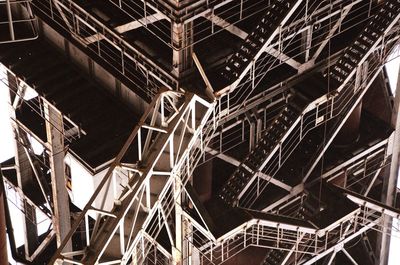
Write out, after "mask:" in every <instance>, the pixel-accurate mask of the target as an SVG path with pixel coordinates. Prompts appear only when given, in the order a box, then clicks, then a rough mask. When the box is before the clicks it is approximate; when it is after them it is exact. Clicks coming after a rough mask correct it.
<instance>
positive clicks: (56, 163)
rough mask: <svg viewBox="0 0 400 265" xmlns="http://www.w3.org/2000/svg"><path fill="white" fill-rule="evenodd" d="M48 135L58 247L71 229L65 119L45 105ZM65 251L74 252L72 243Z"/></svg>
mask: <svg viewBox="0 0 400 265" xmlns="http://www.w3.org/2000/svg"><path fill="white" fill-rule="evenodd" d="M44 108H45V117H46V135H47V141H48V142H49V146H50V168H51V185H52V194H53V207H54V216H53V227H54V231H55V232H56V239H57V246H60V244H61V242H62V241H63V239H64V238H65V236H66V235H67V234H68V232H69V230H70V229H71V214H70V211H69V198H68V192H67V189H66V185H65V176H64V174H65V169H64V153H65V149H64V136H63V128H64V127H63V118H62V115H61V113H60V112H59V111H57V110H56V109H55V108H54V107H53V106H51V105H49V104H45V106H44ZM64 251H66V252H69V251H72V245H71V242H68V244H67V245H66V246H65V248H64Z"/></svg>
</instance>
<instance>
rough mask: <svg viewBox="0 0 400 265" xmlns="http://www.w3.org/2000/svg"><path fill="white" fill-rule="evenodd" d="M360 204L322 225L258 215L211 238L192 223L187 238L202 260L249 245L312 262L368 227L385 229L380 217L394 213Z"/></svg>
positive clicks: (223, 256)
mask: <svg viewBox="0 0 400 265" xmlns="http://www.w3.org/2000/svg"><path fill="white" fill-rule="evenodd" d="M359 206H360V207H359V208H357V209H356V210H354V211H352V212H351V213H349V214H347V215H345V216H344V217H342V218H340V219H338V220H334V221H332V223H331V224H330V225H328V226H327V227H324V228H304V227H301V226H295V227H291V226H290V225H287V224H285V223H274V222H269V221H266V220H259V219H257V220H251V221H249V222H247V223H245V224H243V225H241V226H239V227H237V228H236V229H233V230H231V231H230V232H228V233H227V234H225V235H223V236H221V237H219V238H217V239H214V240H213V239H212V238H210V237H209V236H207V235H205V234H204V231H202V230H201V229H196V227H191V228H190V229H188V230H187V231H186V240H187V242H188V243H189V244H191V245H192V246H193V247H194V248H195V249H196V250H197V251H199V252H200V259H201V262H202V264H220V263H221V262H224V261H227V260H228V259H230V258H231V257H233V256H234V255H235V254H237V253H239V252H240V251H242V250H244V249H246V248H247V247H251V246H255V247H263V248H268V249H272V250H274V249H276V250H283V251H290V252H292V253H297V254H298V255H301V254H303V255H304V256H305V257H306V264H312V263H311V262H315V261H316V260H318V259H320V258H322V257H324V256H325V255H327V254H329V253H330V252H332V251H333V250H334V249H335V248H338V247H340V246H343V245H344V244H345V243H347V242H349V241H351V240H352V239H354V238H356V237H358V236H360V235H362V233H364V232H366V231H368V230H371V229H374V230H376V231H379V232H381V233H383V232H385V233H387V231H388V228H387V227H384V226H383V222H382V221H383V218H385V217H386V216H393V214H394V215H396V213H392V212H388V211H386V212H385V211H384V210H382V208H379V207H378V206H376V205H373V204H369V205H366V204H364V205H363V204H362V203H359ZM397 218H398V215H397ZM292 228H293V229H292Z"/></svg>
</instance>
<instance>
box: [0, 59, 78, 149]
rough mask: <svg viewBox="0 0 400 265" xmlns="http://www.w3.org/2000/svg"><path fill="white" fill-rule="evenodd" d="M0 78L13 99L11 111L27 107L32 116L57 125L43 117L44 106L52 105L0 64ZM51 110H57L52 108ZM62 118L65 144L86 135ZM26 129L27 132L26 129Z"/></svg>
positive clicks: (74, 124)
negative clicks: (22, 106)
mask: <svg viewBox="0 0 400 265" xmlns="http://www.w3.org/2000/svg"><path fill="white" fill-rule="evenodd" d="M0 77H1V80H0V81H1V82H2V83H3V84H4V85H5V86H6V87H7V88H8V89H9V92H10V96H11V97H12V98H13V99H14V100H13V102H12V103H10V108H11V109H12V110H11V111H14V110H16V109H18V108H20V107H21V105H22V104H24V105H26V106H28V108H29V109H30V110H31V111H32V113H34V115H38V116H39V117H41V118H42V119H43V120H44V121H47V122H49V123H50V124H53V125H55V124H57V122H56V121H53V120H51V118H50V117H48V116H47V115H45V106H46V105H51V106H53V105H52V104H51V103H50V102H48V101H47V100H46V99H45V98H44V97H42V96H40V95H37V93H36V92H35V90H34V89H33V88H32V87H31V86H29V85H28V84H27V83H26V82H25V81H24V80H23V79H22V78H20V77H18V76H17V75H16V74H15V73H13V72H12V71H11V70H10V69H8V68H7V67H5V66H4V65H3V64H1V63H0ZM10 100H11V99H10ZM53 108H54V109H57V108H55V107H54V106H53ZM62 117H63V126H64V128H62V131H61V133H62V134H63V136H64V139H65V140H66V141H67V142H69V143H71V142H73V141H74V140H76V139H79V138H80V137H81V135H85V134H86V132H85V131H84V130H82V129H81V128H80V127H79V126H78V125H77V124H76V123H74V122H73V121H72V120H71V119H70V118H69V117H67V116H65V115H62ZM16 122H17V121H16ZM19 123H20V122H19ZM22 126H23V124H22ZM55 128H57V129H58V127H57V126H55ZM26 129H27V130H28V128H26ZM35 138H37V140H38V141H39V142H41V140H40V139H39V138H38V137H35ZM44 146H45V145H44Z"/></svg>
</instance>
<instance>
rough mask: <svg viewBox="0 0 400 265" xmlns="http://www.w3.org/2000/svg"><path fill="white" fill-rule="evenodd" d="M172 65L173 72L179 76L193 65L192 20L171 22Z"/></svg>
mask: <svg viewBox="0 0 400 265" xmlns="http://www.w3.org/2000/svg"><path fill="white" fill-rule="evenodd" d="M171 30H172V32H171V38H172V46H173V50H172V66H173V72H174V74H175V75H176V76H177V77H178V78H179V77H181V76H182V75H183V74H184V72H185V71H186V70H189V69H190V68H191V67H192V65H193V60H192V53H193V46H192V43H193V22H187V23H176V22H172V26H171Z"/></svg>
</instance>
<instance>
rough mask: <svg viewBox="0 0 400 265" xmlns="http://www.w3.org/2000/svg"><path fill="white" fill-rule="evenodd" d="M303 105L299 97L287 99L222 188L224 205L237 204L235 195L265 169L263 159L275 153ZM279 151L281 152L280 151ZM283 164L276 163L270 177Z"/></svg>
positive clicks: (221, 194)
mask: <svg viewBox="0 0 400 265" xmlns="http://www.w3.org/2000/svg"><path fill="white" fill-rule="evenodd" d="M304 105H305V102H304V101H303V100H301V98H300V97H299V96H294V98H292V99H289V103H288V104H287V105H286V107H285V108H284V109H283V110H282V111H281V112H280V114H279V115H278V117H277V118H276V119H275V120H274V121H273V122H272V124H271V125H270V126H269V128H268V129H267V130H266V131H265V133H264V135H263V136H262V138H261V140H260V141H259V142H258V144H257V145H256V147H255V148H254V150H253V151H251V152H250V154H249V155H248V156H247V157H246V158H245V159H244V160H243V161H242V163H241V164H240V166H239V167H238V168H237V169H236V170H235V172H234V174H233V175H232V177H230V178H229V180H228V181H227V183H226V184H225V185H224V187H223V188H222V191H221V193H220V197H221V198H222V199H223V200H224V201H225V202H226V203H228V204H230V205H234V204H236V203H237V201H236V199H237V195H238V194H240V193H241V192H242V191H243V188H244V187H245V186H246V185H247V183H249V181H250V180H251V178H252V176H253V175H254V174H257V172H259V171H260V170H262V169H263V168H264V167H265V164H266V162H267V161H268V160H266V159H265V158H266V157H269V156H270V155H271V154H273V153H274V152H276V150H275V149H276V148H277V146H279V143H280V142H281V141H282V138H283V136H284V135H285V132H286V131H288V130H289V129H290V127H291V126H292V125H293V124H294V122H295V121H296V118H297V117H298V116H299V115H300V113H301V110H302V108H303V107H304ZM279 151H280V152H281V150H279ZM270 159H271V158H270ZM283 162H284V161H278V165H277V167H276V169H275V171H273V173H272V174H271V175H273V174H275V173H276V171H277V170H278V169H279V166H280V164H281V163H283Z"/></svg>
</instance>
